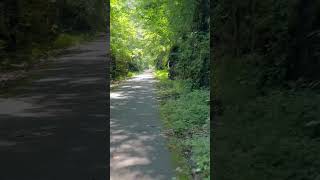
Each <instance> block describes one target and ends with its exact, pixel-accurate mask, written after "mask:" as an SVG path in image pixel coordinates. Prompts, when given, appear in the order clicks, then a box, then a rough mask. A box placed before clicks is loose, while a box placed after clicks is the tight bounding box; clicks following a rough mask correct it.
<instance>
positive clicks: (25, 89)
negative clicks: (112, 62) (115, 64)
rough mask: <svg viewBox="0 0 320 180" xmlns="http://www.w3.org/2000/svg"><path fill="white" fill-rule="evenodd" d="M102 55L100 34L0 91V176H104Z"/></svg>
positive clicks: (42, 179) (35, 179) (101, 179)
mask: <svg viewBox="0 0 320 180" xmlns="http://www.w3.org/2000/svg"><path fill="white" fill-rule="evenodd" d="M107 61H108V60H107V37H106V36H101V37H100V38H99V39H98V40H96V41H93V42H89V43H85V44H82V45H79V46H77V47H74V48H71V49H68V50H67V51H66V52H65V53H64V54H62V55H60V56H59V57H57V58H56V59H55V61H53V62H52V64H51V65H50V67H45V68H42V69H40V70H36V71H34V72H32V74H33V75H32V76H33V78H32V79H31V80H30V82H29V83H23V84H20V85H18V86H17V87H16V88H14V89H13V91H11V92H14V93H10V94H11V95H8V96H5V97H4V96H2V97H0V169H1V173H0V179H1V180H51V179H52V180H53V179H59V180H72V179H76V180H93V179H94V180H105V179H107V168H108V165H107V164H106V161H107V153H106V152H108V151H107V148H106V143H107V137H106V126H107V123H108V119H109V117H108V113H107V112H108V111H107V109H108V108H107V106H108V105H107V93H106V91H107V88H106V87H107V82H106V76H107V67H106V66H107ZM104 157H105V158H104Z"/></svg>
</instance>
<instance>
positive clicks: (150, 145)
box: [110, 71, 174, 180]
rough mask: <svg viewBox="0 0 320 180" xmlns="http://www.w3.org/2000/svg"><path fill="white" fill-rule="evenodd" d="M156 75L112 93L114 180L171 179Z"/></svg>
mask: <svg viewBox="0 0 320 180" xmlns="http://www.w3.org/2000/svg"><path fill="white" fill-rule="evenodd" d="M154 81H155V79H154V78H153V75H152V72H150V71H146V72H144V73H143V74H141V75H138V76H136V77H134V78H132V79H130V80H127V81H125V82H123V83H122V84H121V85H120V86H119V87H117V88H116V90H114V91H112V92H111V94H110V98H111V106H110V107H111V122H110V134H111V135H110V142H111V143H110V148H111V149H110V151H111V154H110V161H111V162H110V166H111V167H110V170H111V174H110V175H111V176H110V179H111V180H170V179H171V178H172V177H174V174H173V167H172V164H171V158H170V153H169V151H168V149H167V148H166V143H165V138H164V137H163V135H162V133H161V123H160V118H159V112H158V106H157V100H156V96H155V94H154Z"/></svg>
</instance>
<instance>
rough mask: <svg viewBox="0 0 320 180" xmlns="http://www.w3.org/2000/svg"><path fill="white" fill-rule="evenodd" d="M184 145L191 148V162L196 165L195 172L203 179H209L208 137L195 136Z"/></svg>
mask: <svg viewBox="0 0 320 180" xmlns="http://www.w3.org/2000/svg"><path fill="white" fill-rule="evenodd" d="M185 145H187V146H191V149H192V160H193V161H194V162H195V163H196V167H197V169H196V172H201V174H202V175H203V177H206V178H204V179H208V180H209V179H210V137H209V136H195V137H193V138H191V139H187V140H186V142H185Z"/></svg>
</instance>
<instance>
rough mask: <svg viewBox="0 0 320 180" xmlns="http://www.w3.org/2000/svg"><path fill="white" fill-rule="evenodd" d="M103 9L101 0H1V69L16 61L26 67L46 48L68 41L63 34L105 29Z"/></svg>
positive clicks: (37, 58)
mask: <svg viewBox="0 0 320 180" xmlns="http://www.w3.org/2000/svg"><path fill="white" fill-rule="evenodd" d="M105 8H106V6H105V4H104V1H103V0H92V1H86V0H45V1H43V0H23V1H22V0H4V1H1V2H0V72H4V71H11V70H14V69H16V68H17V66H14V65H16V64H20V66H24V67H23V68H28V67H29V66H31V65H33V64H34V63H35V62H36V61H38V60H39V57H41V56H46V55H47V53H48V51H49V50H51V49H54V48H60V46H61V47H62V48H63V47H64V46H66V45H67V44H71V42H68V41H71V40H72V38H70V37H71V36H67V35H66V34H70V35H72V34H75V35H79V34H90V33H91V34H94V33H95V32H104V31H105V29H106V22H105V18H106V15H105ZM60 35H64V36H60ZM59 36H60V37H59ZM59 38H60V39H59ZM68 38H69V39H68ZM57 39H59V42H56V41H57ZM55 43H56V44H57V45H56V46H58V47H55ZM20 66H19V68H21V67H20Z"/></svg>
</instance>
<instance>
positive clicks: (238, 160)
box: [213, 90, 320, 180]
mask: <svg viewBox="0 0 320 180" xmlns="http://www.w3.org/2000/svg"><path fill="white" fill-rule="evenodd" d="M235 93H236V92H235ZM319 102H320V96H319V95H318V94H316V93H314V92H311V91H308V90H304V91H298V92H295V91H291V92H290V91H283V90H278V91H273V92H270V93H268V94H267V95H266V96H261V97H257V98H254V99H251V100H247V101H243V102H242V103H241V104H240V103H239V104H237V105H229V104H225V107H224V109H225V112H224V113H223V115H222V116H220V117H219V122H221V124H220V123H219V124H220V125H219V126H216V127H215V128H214V131H215V137H214V139H213V142H215V144H216V146H218V147H216V148H215V149H214V152H215V156H214V162H215V164H217V163H219V165H217V166H216V167H215V168H214V169H215V172H214V173H215V177H217V178H220V179H234V178H237V179H243V180H251V179H252V180H254V179H256V178H257V177H259V179H262V180H264V179H265V180H267V179H276V180H278V179H279V180H280V179H288V178H290V179H294V180H295V179H296V180H298V179H306V180H307V179H308V180H309V179H310V180H311V179H316V178H317V177H318V176H319V171H317V170H316V169H319V168H320V164H319V163H318V162H319V160H320V159H319V156H318V153H317V152H319V150H320V148H319V147H320V146H319V145H320V144H319V137H320V133H319V132H320V131H319V130H320V129H319V124H318V119H319V118H320V116H319V113H318V112H319V110H320V106H319ZM249 168H250V171H248V169H249Z"/></svg>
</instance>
